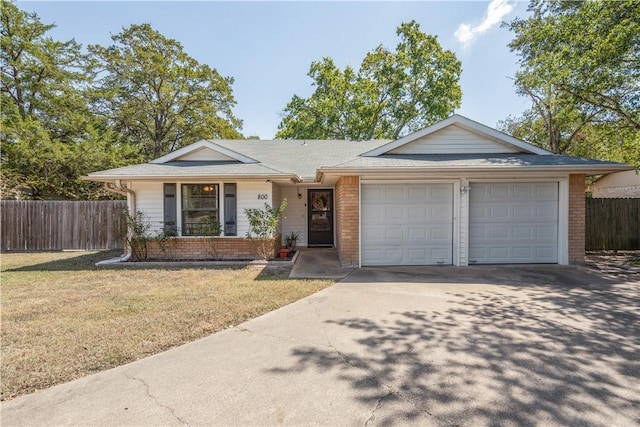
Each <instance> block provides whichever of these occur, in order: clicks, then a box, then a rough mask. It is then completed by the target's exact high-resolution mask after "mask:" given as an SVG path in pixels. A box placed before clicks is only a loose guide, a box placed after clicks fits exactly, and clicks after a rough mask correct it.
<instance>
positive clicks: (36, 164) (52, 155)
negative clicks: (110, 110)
mask: <svg viewBox="0 0 640 427" xmlns="http://www.w3.org/2000/svg"><path fill="white" fill-rule="evenodd" d="M52 28H54V26H53V25H45V24H43V23H42V22H40V19H39V17H38V16H37V15H36V14H35V13H26V12H23V11H21V10H20V9H18V8H17V7H16V6H15V5H14V4H12V3H10V2H3V5H2V27H1V37H2V49H1V53H0V61H1V64H2V86H1V88H2V92H1V98H0V103H1V110H2V115H1V128H2V130H1V132H0V138H1V142H2V170H1V173H2V194H3V197H19V198H41V197H65V198H86V197H90V195H94V196H95V195H102V196H104V193H103V192H101V191H100V189H99V186H97V185H96V184H95V183H88V182H85V181H82V179H81V178H80V177H81V176H82V175H83V174H86V173H88V172H91V171H93V170H96V169H98V168H104V167H105V166H106V167H110V166H114V167H115V166H119V165H122V164H124V163H126V162H127V161H131V158H132V157H133V158H137V157H136V156H135V154H134V153H132V152H131V150H128V149H127V147H125V146H122V145H119V144H117V140H116V138H115V135H114V134H113V133H112V132H109V131H108V129H107V128H106V127H105V123H104V121H102V120H100V118H98V117H95V116H94V115H92V114H91V113H90V111H89V107H88V103H87V99H86V97H85V88H86V85H87V84H88V83H89V81H90V77H89V76H88V75H87V74H86V72H85V69H86V66H87V64H88V57H87V56H86V55H84V54H83V53H82V50H81V47H80V45H79V44H78V43H76V42H75V41H74V40H69V41H66V42H60V41H56V40H53V39H52V38H51V37H49V36H47V33H48V32H49V31H50V30H51V29H52Z"/></svg>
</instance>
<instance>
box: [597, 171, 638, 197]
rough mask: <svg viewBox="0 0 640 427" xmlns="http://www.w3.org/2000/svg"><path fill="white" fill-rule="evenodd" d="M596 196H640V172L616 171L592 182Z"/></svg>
mask: <svg viewBox="0 0 640 427" xmlns="http://www.w3.org/2000/svg"><path fill="white" fill-rule="evenodd" d="M591 197H594V198H632V199H637V198H640V174H638V172H636V171H632V170H630V171H623V172H616V173H612V174H610V175H606V176H603V177H602V178H600V179H598V180H597V181H596V182H594V183H593V184H591Z"/></svg>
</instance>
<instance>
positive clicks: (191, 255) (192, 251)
mask: <svg viewBox="0 0 640 427" xmlns="http://www.w3.org/2000/svg"><path fill="white" fill-rule="evenodd" d="M279 242H280V239H279V238H277V239H258V238H253V239H247V238H241V237H188V238H187V237H176V238H170V239H168V240H167V242H166V244H165V245H164V250H163V248H162V246H161V245H160V244H158V242H154V241H151V242H148V243H147V260H234V259H261V258H262V256H261V255H260V250H259V249H260V245H263V247H264V248H265V252H267V253H269V256H270V257H271V258H272V257H274V256H275V253H276V251H277V250H278V249H280V244H279Z"/></svg>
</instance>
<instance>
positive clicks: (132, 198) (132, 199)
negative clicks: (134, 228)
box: [96, 179, 136, 266]
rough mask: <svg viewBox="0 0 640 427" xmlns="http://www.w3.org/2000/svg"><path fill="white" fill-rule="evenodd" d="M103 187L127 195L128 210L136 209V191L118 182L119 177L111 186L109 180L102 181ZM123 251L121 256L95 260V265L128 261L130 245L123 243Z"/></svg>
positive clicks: (129, 235) (128, 236) (128, 233)
mask: <svg viewBox="0 0 640 427" xmlns="http://www.w3.org/2000/svg"><path fill="white" fill-rule="evenodd" d="M104 188H105V190H107V191H110V192H112V193H116V194H121V195H123V196H127V209H128V210H129V212H130V213H131V212H135V211H136V193H135V192H134V191H133V190H131V189H130V188H127V187H126V186H123V185H122V182H120V180H119V179H117V180H116V181H115V183H114V185H113V186H111V185H110V183H109V182H105V183H104ZM127 238H128V240H130V239H131V230H130V229H129V230H127ZM124 251H125V252H124V254H123V255H122V256H121V257H118V258H112V259H107V260H104V261H100V262H97V263H96V266H99V265H109V264H116V263H118V262H126V261H129V259H130V258H131V247H130V246H129V245H128V244H127V245H125V248H124Z"/></svg>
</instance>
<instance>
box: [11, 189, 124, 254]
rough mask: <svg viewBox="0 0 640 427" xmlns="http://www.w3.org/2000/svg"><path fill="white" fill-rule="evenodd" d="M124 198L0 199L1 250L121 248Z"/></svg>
mask: <svg viewBox="0 0 640 427" xmlns="http://www.w3.org/2000/svg"><path fill="white" fill-rule="evenodd" d="M125 208H126V202H124V201H94V202H71V201H34V200H29V201H15V200H2V201H0V210H1V213H0V215H1V217H0V225H1V227H0V228H1V229H0V232H1V233H2V235H1V236H0V240H1V242H2V250H3V251H48V250H63V249H116V248H122V245H123V242H122V232H121V230H122V229H123V227H124V226H125V225H124V221H123V219H122V215H121V212H122V210H123V209H125Z"/></svg>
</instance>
